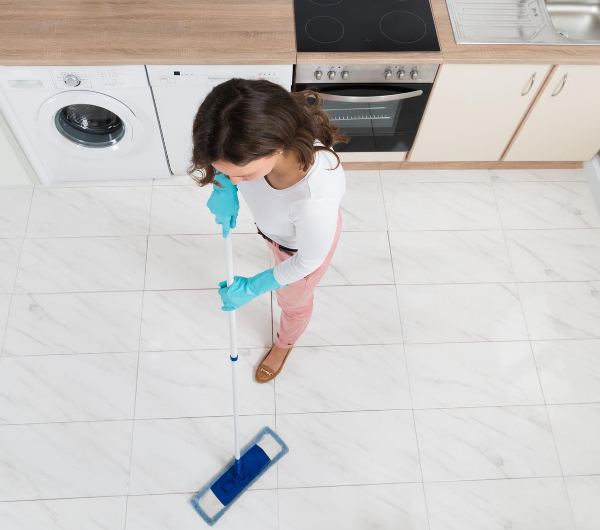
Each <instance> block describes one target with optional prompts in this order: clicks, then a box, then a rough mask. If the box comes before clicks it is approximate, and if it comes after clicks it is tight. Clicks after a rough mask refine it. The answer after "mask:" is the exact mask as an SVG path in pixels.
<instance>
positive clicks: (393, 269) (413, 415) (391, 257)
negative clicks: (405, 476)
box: [380, 173, 431, 528]
mask: <svg viewBox="0 0 600 530" xmlns="http://www.w3.org/2000/svg"><path fill="white" fill-rule="evenodd" d="M380 176H381V173H380ZM382 192H383V186H382ZM383 209H384V214H385V219H386V223H387V209H386V207H385V200H384V201H383ZM387 239H388V250H389V252H390V261H391V264H392V276H393V279H394V291H395V295H396V307H397V308H398V320H399V324H400V332H401V333H402V352H403V354H404V367H405V369H406V382H407V383H408V395H409V397H410V411H411V415H412V420H413V432H414V436H415V443H416V445H417V458H418V459H419V472H420V473H421V488H422V491H423V502H424V504H425V515H426V517H427V527H428V528H431V523H430V521H429V508H428V506H427V494H426V493H425V484H424V482H423V464H422V462H421V449H420V447H419V437H418V436H417V421H416V419H415V409H414V402H413V395H412V388H411V385H410V371H409V369H408V355H407V354H406V348H405V346H404V328H403V327H402V313H401V312H400V294H399V293H398V288H397V287H396V271H395V268H394V260H393V256H392V243H391V241H390V232H389V230H388V231H387Z"/></svg>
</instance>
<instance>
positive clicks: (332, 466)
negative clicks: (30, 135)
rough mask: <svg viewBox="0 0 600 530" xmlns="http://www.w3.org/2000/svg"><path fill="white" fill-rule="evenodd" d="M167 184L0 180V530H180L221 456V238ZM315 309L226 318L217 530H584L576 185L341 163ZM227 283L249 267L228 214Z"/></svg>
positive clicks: (585, 415) (590, 227) (576, 179)
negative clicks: (235, 323) (270, 440)
mask: <svg viewBox="0 0 600 530" xmlns="http://www.w3.org/2000/svg"><path fill="white" fill-rule="evenodd" d="M209 191H210V190H208V189H200V188H198V187H196V186H195V185H193V182H191V180H189V179H187V178H175V179H173V180H172V181H169V182H164V181H160V182H159V181H156V182H154V183H152V182H144V181H127V182H104V183H96V184H95V185H94V184H89V183H74V184H62V185H57V186H53V187H49V188H43V187H35V188H12V189H8V188H6V189H0V344H2V349H1V356H0V527H1V528H2V529H7V530H42V529H43V530H116V529H119V530H182V529H189V528H202V527H204V523H203V522H202V521H201V519H199V518H198V516H197V515H196V514H195V512H194V511H193V510H192V508H191V507H190V506H189V505H188V504H187V502H186V501H187V499H188V498H189V497H190V496H191V494H192V493H193V492H195V491H196V490H197V489H199V488H200V487H201V486H202V485H203V484H204V483H205V482H206V481H208V480H209V479H210V478H211V476H212V475H213V474H215V473H216V472H218V471H219V470H220V469H221V468H222V466H223V465H224V464H225V462H226V461H227V460H228V459H229V458H230V454H231V445H232V425H231V417H230V416H229V414H230V413H231V403H230V387H229V384H230V382H229V381H230V380H229V359H228V355H227V350H226V349H227V347H228V323H227V318H226V316H225V314H224V313H222V312H221V311H220V310H219V309H218V308H219V301H218V296H217V294H216V289H215V287H216V283H217V282H218V281H220V280H222V279H224V248H223V241H222V239H221V237H220V236H219V235H218V228H217V227H216V225H214V222H213V220H212V217H211V216H210V214H209V212H208V211H207V209H206V208H205V206H204V203H205V202H206V198H207V196H208V193H209ZM343 210H344V211H343V218H344V232H343V234H342V237H341V239H340V245H339V249H338V252H337V254H336V256H335V258H334V261H333V263H332V266H331V269H330V270H329V272H328V273H327V275H326V276H325V278H324V279H323V283H322V286H321V287H320V288H319V289H318V291H317V294H316V308H315V312H314V319H313V321H312V323H311V325H310V327H309V329H308V330H307V332H306V334H305V335H304V336H303V337H302V339H301V341H300V344H299V345H298V347H297V348H296V350H295V352H294V353H293V354H292V356H291V357H290V359H289V361H288V363H287V364H286V367H285V370H284V371H283V373H282V374H281V376H280V377H279V378H278V379H277V380H276V382H275V383H274V384H269V385H264V386H262V385H258V384H256V383H254V381H253V379H252V373H253V369H254V367H255V366H256V364H257V362H258V360H259V359H260V357H261V356H262V355H263V354H264V352H266V351H267V348H268V347H269V346H270V344H271V341H272V336H273V333H274V331H276V328H277V320H278V309H277V306H276V304H274V303H273V301H272V300H271V298H270V297H269V296H264V297H262V298H260V299H258V300H255V301H254V302H253V303H252V304H251V305H250V306H248V307H246V308H244V309H243V310H241V311H240V318H239V323H240V330H239V335H238V337H239V345H240V357H241V362H240V377H239V380H240V388H241V405H240V408H241V413H242V414H243V415H244V416H243V418H242V420H241V429H242V439H243V440H248V439H250V438H251V437H252V436H253V435H254V434H255V433H256V432H257V431H258V430H259V429H260V428H261V427H263V426H264V425H270V426H272V427H276V429H277V431H278V432H279V433H280V434H281V436H282V437H283V439H284V440H285V441H286V442H287V443H288V445H289V446H290V453H289V455H288V456H286V457H285V458H284V459H283V460H281V462H280V463H279V465H278V466H276V467H274V468H273V469H272V470H270V471H269V472H268V473H267V474H266V475H265V476H264V477H263V478H262V479H261V480H260V481H259V482H258V483H257V484H256V485H255V487H254V488H253V489H252V490H251V491H249V492H247V494H245V495H244V496H243V497H242V498H241V499H240V500H239V501H238V502H237V503H236V505H235V507H234V508H233V509H232V510H231V511H230V512H229V513H228V515H227V516H226V517H224V518H223V519H222V521H221V522H219V526H218V527H219V528H221V529H223V530H227V529H235V530H239V529H240V528H244V529H246V530H252V529H261V530H276V529H280V530H306V529H311V530H320V529H327V530H331V529H337V528H340V529H344V530H367V529H386V530H388V529H389V530H428V529H429V530H450V529H452V530H479V529H487V530H496V529H497V530H500V529H507V528H511V529H512V530H566V529H572V530H598V529H599V528H600V508H599V506H600V504H599V503H598V499H599V498H600V442H599V440H600V215H599V214H598V211H597V210H596V207H595V205H594V203H593V201H592V198H591V195H590V191H589V188H588V185H587V183H586V182H585V177H584V174H583V172H582V171H581V170H554V171H549V170H546V171H541V170H540V171H520V170H519V171H496V170H494V171H382V172H379V171H361V172H349V173H348V193H347V195H346V197H345V200H344V203H343ZM238 227H239V228H238V230H236V234H235V236H234V245H235V249H236V255H235V260H236V268H237V272H238V273H239V274H244V275H249V274H254V273H256V272H258V271H260V270H264V269H265V268H267V267H269V264H270V263H271V258H270V256H269V252H268V250H267V248H266V246H265V245H264V243H263V241H262V240H261V239H260V237H258V236H257V235H255V234H253V231H254V230H253V224H252V219H251V217H250V216H249V214H248V212H247V211H246V209H243V211H242V213H241V215H240V220H239V222H238Z"/></svg>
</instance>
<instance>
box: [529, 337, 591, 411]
mask: <svg viewBox="0 0 600 530" xmlns="http://www.w3.org/2000/svg"><path fill="white" fill-rule="evenodd" d="M531 346H532V348H533V353H534V355H535V362H536V364H537V369H538V373H539V376H540V381H541V382H542V388H543V389H544V396H545V398H546V403H548V404H551V403H552V404H560V403H590V402H600V340H553V341H533V342H532V343H531Z"/></svg>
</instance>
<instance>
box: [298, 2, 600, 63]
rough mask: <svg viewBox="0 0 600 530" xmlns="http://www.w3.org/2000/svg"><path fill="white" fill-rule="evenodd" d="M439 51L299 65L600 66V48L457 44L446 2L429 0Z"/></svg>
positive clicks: (313, 56) (325, 58)
mask: <svg viewBox="0 0 600 530" xmlns="http://www.w3.org/2000/svg"><path fill="white" fill-rule="evenodd" d="M430 3H431V7H432V11H433V18H434V21H435V28H436V31H437V36H438V40H439V42H440V48H441V51H440V52H435V53H424V52H423V53H298V58H297V63H298V64H321V63H332V64H338V63H346V64H366V63H370V64H373V63H376V64H431V63H434V64H435V63H437V64H452V63H455V64H456V63H459V64H467V63H479V64H484V63H488V64H501V63H508V64H600V46H534V45H531V46H530V45H513V44H511V45H502V44H495V45H480V44H456V42H455V40H454V33H453V32H452V24H451V22H450V15H449V13H448V7H447V6H446V0H430Z"/></svg>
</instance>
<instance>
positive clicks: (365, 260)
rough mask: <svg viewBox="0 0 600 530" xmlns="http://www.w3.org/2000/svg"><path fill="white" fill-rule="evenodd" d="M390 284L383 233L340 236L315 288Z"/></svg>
mask: <svg viewBox="0 0 600 530" xmlns="http://www.w3.org/2000/svg"><path fill="white" fill-rule="evenodd" d="M393 283H394V271H393V270H392V258H391V256H390V244H389V241H388V234H387V232H342V234H341V236H340V240H339V242H338V246H337V249H336V251H335V254H334V255H333V259H332V260H331V263H330V265H329V268H328V269H327V272H326V273H325V276H324V277H323V279H322V280H321V282H320V284H319V285H322V286H325V285H387V284H393Z"/></svg>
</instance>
